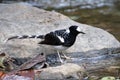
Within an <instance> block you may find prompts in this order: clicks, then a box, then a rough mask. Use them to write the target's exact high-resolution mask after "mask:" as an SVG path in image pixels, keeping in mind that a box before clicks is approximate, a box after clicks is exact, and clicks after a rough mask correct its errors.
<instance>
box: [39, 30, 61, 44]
mask: <svg viewBox="0 0 120 80" xmlns="http://www.w3.org/2000/svg"><path fill="white" fill-rule="evenodd" d="M39 44H47V45H62V44H63V43H62V42H61V41H60V39H59V38H58V37H57V36H56V34H54V32H50V33H48V34H46V35H45V39H44V41H41V42H40V43H39Z"/></svg>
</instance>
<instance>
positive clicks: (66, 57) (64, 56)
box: [61, 52, 71, 59]
mask: <svg viewBox="0 0 120 80" xmlns="http://www.w3.org/2000/svg"><path fill="white" fill-rule="evenodd" d="M62 54H63V56H61V57H62V58H65V59H71V57H68V56H66V55H65V54H64V53H63V52H62Z"/></svg>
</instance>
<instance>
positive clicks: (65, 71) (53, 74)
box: [36, 63, 85, 80]
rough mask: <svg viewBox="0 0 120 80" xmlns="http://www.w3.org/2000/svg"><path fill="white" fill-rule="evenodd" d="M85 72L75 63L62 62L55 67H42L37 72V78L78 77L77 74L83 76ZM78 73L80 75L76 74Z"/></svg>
mask: <svg viewBox="0 0 120 80" xmlns="http://www.w3.org/2000/svg"><path fill="white" fill-rule="evenodd" d="M84 72H85V70H84V68H83V67H80V66H79V65H76V64H71V63H67V64H63V65H61V66H57V67H49V68H46V69H43V71H42V72H41V73H40V74H37V76H36V78H37V79H45V80H46V79H55V80H56V79H67V78H74V79H79V76H81V77H82V76H83V73H84ZM78 73H80V74H81V75H78Z"/></svg>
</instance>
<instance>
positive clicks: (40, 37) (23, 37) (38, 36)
mask: <svg viewBox="0 0 120 80" xmlns="http://www.w3.org/2000/svg"><path fill="white" fill-rule="evenodd" d="M29 38H36V39H37V38H39V39H44V35H21V36H12V37H9V38H8V39H7V40H5V42H7V41H9V40H12V39H29Z"/></svg>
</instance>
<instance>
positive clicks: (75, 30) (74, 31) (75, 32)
mask: <svg viewBox="0 0 120 80" xmlns="http://www.w3.org/2000/svg"><path fill="white" fill-rule="evenodd" d="M69 30H70V32H71V33H74V34H79V33H81V34H85V33H84V32H82V30H81V29H80V28H79V27H78V26H76V25H72V26H70V27H69Z"/></svg>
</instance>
